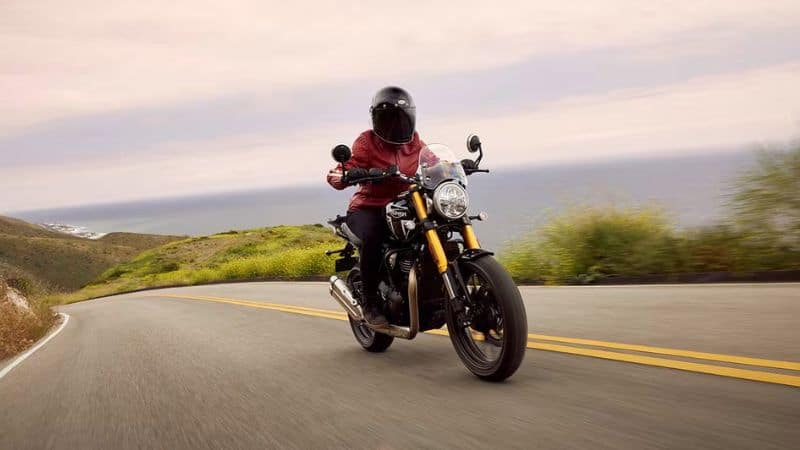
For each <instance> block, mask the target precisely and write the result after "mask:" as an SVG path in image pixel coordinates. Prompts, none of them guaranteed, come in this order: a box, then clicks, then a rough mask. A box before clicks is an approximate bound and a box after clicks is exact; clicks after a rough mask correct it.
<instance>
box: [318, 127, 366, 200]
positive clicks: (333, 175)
mask: <svg viewBox="0 0 800 450" xmlns="http://www.w3.org/2000/svg"><path fill="white" fill-rule="evenodd" d="M353 167H361V168H362V169H369V147H368V144H367V141H366V139H365V138H364V136H363V135H362V136H359V137H358V139H356V141H355V142H354V143H353V155H352V157H351V158H350V160H349V161H347V162H345V163H344V164H337V165H336V167H334V168H333V169H331V170H330V171H329V172H328V184H330V185H331V186H333V188H334V189H336V190H340V191H341V190H342V189H344V188H346V187H347V184H345V183H344V181H343V180H342V177H343V176H344V172H345V171H346V170H350V169H352V168H353Z"/></svg>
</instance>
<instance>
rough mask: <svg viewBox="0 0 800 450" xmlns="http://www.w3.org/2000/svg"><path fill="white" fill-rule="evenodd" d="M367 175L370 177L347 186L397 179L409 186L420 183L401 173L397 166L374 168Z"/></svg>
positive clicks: (350, 182) (352, 181) (351, 181)
mask: <svg viewBox="0 0 800 450" xmlns="http://www.w3.org/2000/svg"><path fill="white" fill-rule="evenodd" d="M367 173H368V175H367V176H366V177H361V178H358V179H355V180H348V181H347V184H348V185H351V186H352V185H355V184H361V183H365V182H369V181H380V180H385V179H387V178H397V179H399V180H401V181H404V182H406V183H408V184H414V183H417V181H418V180H417V178H416V177H409V176H408V175H406V174H404V173H402V172H400V171H399V170H398V169H397V166H391V167H389V168H387V169H385V170H384V169H378V168H375V167H373V168H371V169H369V170H367ZM345 175H347V173H345Z"/></svg>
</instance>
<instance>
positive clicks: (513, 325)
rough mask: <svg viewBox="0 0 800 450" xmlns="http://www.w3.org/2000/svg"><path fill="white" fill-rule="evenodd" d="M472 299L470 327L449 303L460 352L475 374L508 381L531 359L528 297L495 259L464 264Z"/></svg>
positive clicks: (451, 327)
mask: <svg viewBox="0 0 800 450" xmlns="http://www.w3.org/2000/svg"><path fill="white" fill-rule="evenodd" d="M460 268H461V275H462V277H463V279H464V283H465V284H466V289H467V294H468V299H467V301H466V302H465V305H464V308H465V311H464V313H463V317H465V318H466V319H468V322H469V325H468V326H464V325H463V322H461V321H460V320H459V318H458V317H457V314H456V313H455V312H454V311H453V310H452V305H451V304H450V302H448V307H447V330H448V333H449V334H450V340H451V342H452V343H453V347H455V350H456V353H458V356H459V357H460V358H461V361H463V363H464V365H465V366H466V367H467V369H469V370H470V372H472V373H474V374H475V375H477V376H478V377H480V378H483V379H485V380H488V381H502V380H505V379H506V378H508V377H510V376H511V375H513V374H514V372H516V371H517V369H518V368H519V366H520V364H522V359H523V358H524V357H525V348H526V344H527V342H528V319H527V317H526V314H525V306H524V305H523V303H522V296H521V295H520V293H519V289H517V286H516V284H514V281H513V280H512V279H511V276H510V275H509V274H508V272H506V270H505V269H504V268H503V266H501V265H500V263H498V262H497V261H496V260H495V259H494V258H492V257H491V256H485V257H482V258H480V259H478V260H476V261H465V262H463V263H462V264H461V266H460Z"/></svg>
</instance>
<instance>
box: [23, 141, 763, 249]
mask: <svg viewBox="0 0 800 450" xmlns="http://www.w3.org/2000/svg"><path fill="white" fill-rule="evenodd" d="M754 160H755V155H754V153H752V152H732V153H716V154H706V155H691V156H676V157H662V158H655V159H653V158H650V159H629V160H616V161H604V162H591V163H581V164H564V165H556V166H549V167H528V168H517V169H501V170H493V171H492V172H491V173H489V174H475V175H472V176H471V177H470V179H469V188H468V190H469V192H470V212H471V214H476V213H477V212H479V211H485V212H486V213H487V214H488V216H489V220H487V221H486V222H482V223H477V224H476V231H477V233H478V236H479V238H480V239H481V241H482V244H483V246H484V247H486V248H489V249H501V248H502V247H503V246H504V245H507V244H508V243H509V242H511V241H513V239H514V238H516V237H518V236H520V235H522V234H524V233H526V232H528V231H529V230H531V229H532V228H534V227H535V226H537V225H538V224H541V223H542V222H543V221H544V220H546V218H547V217H548V215H550V214H553V213H556V212H558V211H560V210H563V209H564V208H567V207H570V206H572V207H579V206H581V205H608V204H615V205H620V206H631V205H639V204H656V205H659V206H660V207H662V208H663V209H664V210H665V211H666V212H667V213H668V215H669V217H670V218H671V219H672V220H673V221H674V222H675V224H676V225H678V226H681V227H690V226H695V225H702V224H708V223H712V222H713V221H715V220H718V219H719V218H721V217H723V215H724V214H725V208H724V205H725V195H726V193H728V192H730V187H731V184H732V183H733V181H734V179H735V177H736V176H737V174H738V173H739V172H740V171H741V170H742V169H744V168H746V167H748V166H749V165H750V164H752V163H753V161H754ZM350 194H351V191H335V190H333V189H331V188H330V187H329V186H328V185H327V184H326V183H325V182H324V174H320V183H319V185H315V186H300V187H286V188H280V189H267V190H252V191H245V192H227V193H218V194H205V195H196V196H190V197H180V198H166V199H160V200H145V201H137V202H127V203H116V204H104V205H88V206H80V207H72V208H58V209H48V210H37V211H22V212H9V213H7V214H8V215H10V216H13V217H19V218H21V219H24V220H27V221H30V222H36V223H60V224H69V225H74V226H79V227H84V228H86V229H88V230H91V231H93V232H98V233H107V232H112V231H131V232H141V233H162V234H181V235H183V234H186V235H202V234H211V233H216V232H222V231H228V230H233V229H244V228H253V227H261V226H272V225H280V224H308V223H324V222H325V220H326V219H327V218H329V217H334V216H335V215H336V214H337V213H342V214H343V213H344V211H345V208H346V206H347V200H348V198H349V196H350Z"/></svg>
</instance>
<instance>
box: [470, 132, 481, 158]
mask: <svg viewBox="0 0 800 450" xmlns="http://www.w3.org/2000/svg"><path fill="white" fill-rule="evenodd" d="M480 149H481V138H479V137H478V135H477V134H470V135H469V137H467V150H469V152H470V153H475V152H477V151H479V150H480Z"/></svg>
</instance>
